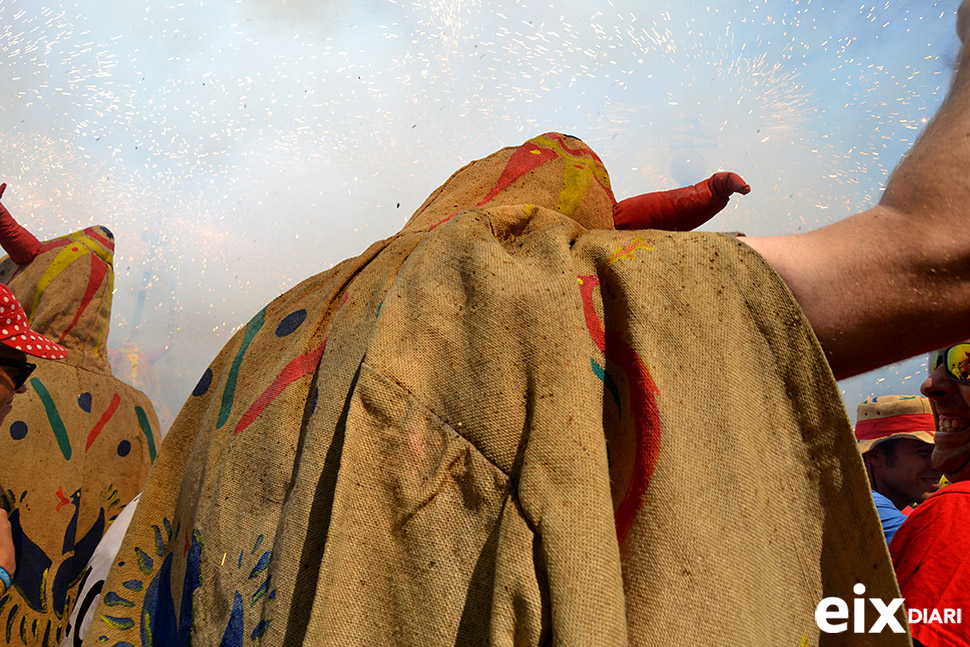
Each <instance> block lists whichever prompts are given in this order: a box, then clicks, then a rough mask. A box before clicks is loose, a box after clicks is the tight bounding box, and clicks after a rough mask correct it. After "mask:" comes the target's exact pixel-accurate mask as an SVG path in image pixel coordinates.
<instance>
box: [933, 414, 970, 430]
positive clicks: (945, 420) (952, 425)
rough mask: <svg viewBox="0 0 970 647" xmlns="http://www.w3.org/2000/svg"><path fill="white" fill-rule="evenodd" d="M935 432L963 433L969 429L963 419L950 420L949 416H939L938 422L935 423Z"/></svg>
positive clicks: (969, 424)
mask: <svg viewBox="0 0 970 647" xmlns="http://www.w3.org/2000/svg"><path fill="white" fill-rule="evenodd" d="M937 427H938V428H937V431H943V432H947V433H956V432H960V431H963V430H965V429H967V428H968V427H970V423H968V421H967V420H965V419H963V418H951V417H949V416H945V417H944V416H940V420H939V422H938V423H937Z"/></svg>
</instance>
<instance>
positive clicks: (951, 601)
mask: <svg viewBox="0 0 970 647" xmlns="http://www.w3.org/2000/svg"><path fill="white" fill-rule="evenodd" d="M889 553H890V554H891V555H892V558H893V566H894V567H895V568H896V579H897V580H898V581H899V590H900V591H901V592H902V595H903V598H904V599H905V601H906V602H905V605H906V609H907V611H910V612H911V613H915V611H912V610H916V609H918V610H920V611H921V612H923V610H924V609H926V610H928V611H929V612H932V611H933V610H934V609H935V610H937V611H939V613H940V615H941V616H942V615H943V614H944V613H945V610H947V609H961V610H962V611H961V620H962V622H961V623H959V624H957V623H955V622H948V623H944V622H930V623H927V622H915V623H912V624H910V630H911V631H912V634H913V638H915V639H917V640H919V641H920V642H922V643H924V644H925V645H927V646H929V647H936V646H937V645H939V646H941V647H942V646H944V645H970V481H961V482H958V483H951V484H950V485H947V486H946V487H944V488H943V489H941V490H939V491H938V492H936V493H935V494H933V496H931V497H929V498H928V499H927V500H926V501H924V502H923V503H921V504H920V505H919V507H917V508H916V509H915V510H914V511H913V512H912V514H910V515H909V517H908V518H907V519H906V521H905V522H903V525H902V526H900V527H899V530H897V531H896V535H895V536H894V537H893V540H892V542H891V543H890V544H889Z"/></svg>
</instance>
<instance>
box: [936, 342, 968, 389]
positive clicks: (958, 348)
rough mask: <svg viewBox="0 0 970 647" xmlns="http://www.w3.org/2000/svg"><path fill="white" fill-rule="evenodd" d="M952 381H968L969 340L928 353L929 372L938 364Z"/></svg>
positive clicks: (937, 366)
mask: <svg viewBox="0 0 970 647" xmlns="http://www.w3.org/2000/svg"><path fill="white" fill-rule="evenodd" d="M941 365H942V366H943V367H944V371H945V372H946V376H947V377H948V378H950V379H951V380H953V381H954V382H963V383H968V382H970V342H963V343H960V344H955V345H953V346H950V347H949V348H944V349H942V350H935V351H933V352H931V353H930V364H929V366H930V372H932V371H935V370H936V369H938V368H939V367H940V366H941Z"/></svg>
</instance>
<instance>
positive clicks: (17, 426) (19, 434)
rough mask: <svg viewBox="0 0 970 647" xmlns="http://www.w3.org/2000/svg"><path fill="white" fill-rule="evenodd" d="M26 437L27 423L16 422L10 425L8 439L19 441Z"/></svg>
mask: <svg viewBox="0 0 970 647" xmlns="http://www.w3.org/2000/svg"><path fill="white" fill-rule="evenodd" d="M26 435H27V423H26V422H24V421H23V420H18V421H17V422H15V423H13V424H12V425H10V437H11V438H13V439H14V440H20V439H21V438H23V437H24V436H26Z"/></svg>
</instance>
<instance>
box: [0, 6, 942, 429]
mask: <svg viewBox="0 0 970 647" xmlns="http://www.w3.org/2000/svg"><path fill="white" fill-rule="evenodd" d="M561 4H562V6H561V7H559V6H557V5H556V4H554V3H549V2H548V1H546V2H531V1H520V2H509V1H507V0H500V1H493V0H489V1H486V0H471V1H467V0H466V1H459V0H420V1H414V2H406V1H405V0H397V1H392V0H383V1H373V2H370V1H367V2H357V3H346V2H309V1H299V2H280V1H278V0H277V1H271V0H220V1H218V2H217V1H214V0H186V1H184V2H172V1H169V2H155V1H154V0H148V1H147V2H143V3H116V2H107V1H106V0H85V2H83V3H81V2H57V1H50V2H38V1H36V0H4V1H3V2H2V3H0V61H2V62H3V63H2V69H3V70H4V72H3V83H2V84H0V143H2V144H3V150H4V155H2V156H0V180H2V181H6V182H7V183H8V184H9V188H8V191H7V193H6V194H5V196H4V203H5V204H6V205H7V206H8V208H10V210H11V212H12V213H13V214H14V215H15V216H16V217H18V218H19V219H20V220H21V222H23V223H24V224H25V225H27V226H28V227H29V228H31V229H32V230H33V231H34V232H35V233H36V234H37V235H38V236H39V237H40V238H41V239H44V238H51V237H54V236H58V235H63V234H66V233H69V232H71V231H75V230H77V229H80V228H82V227H84V226H87V225H90V224H103V225H106V226H108V227H109V228H110V229H112V231H114V233H115V234H116V236H117V239H118V243H117V256H116V262H115V269H116V273H117V276H116V294H115V306H114V316H113V320H112V333H111V337H110V339H109V344H110V345H115V346H116V345H118V344H120V343H122V342H123V341H125V340H126V339H129V338H130V339H133V340H134V341H135V342H136V343H137V344H139V345H140V346H141V347H142V348H143V349H144V350H146V351H149V352H150V351H152V350H156V349H158V348H161V347H163V346H165V345H170V347H171V350H170V351H169V352H168V354H167V355H165V357H164V358H162V359H161V360H159V362H158V364H156V366H155V369H156V371H157V373H158V376H159V379H160V386H159V389H158V391H157V392H156V393H154V394H153V395H154V398H155V400H156V404H159V405H161V406H162V407H164V408H165V409H167V410H169V411H170V412H171V413H174V412H176V411H177V410H178V408H179V407H180V406H181V403H182V401H183V400H184V399H185V397H186V396H187V395H188V393H189V392H190V390H191V388H192V386H193V385H194V384H195V382H196V380H197V378H198V376H199V375H200V374H201V373H202V371H203V370H204V369H205V367H206V365H207V364H208V363H209V361H210V360H211V359H212V357H213V356H214V355H215V353H216V352H217V351H218V350H219V348H221V347H222V345H223V344H224V343H225V342H226V341H227V340H228V338H229V336H230V335H231V333H232V332H233V331H234V330H236V329H237V328H238V327H240V326H242V325H244V324H245V322H246V321H247V320H248V319H249V318H250V317H251V316H252V315H253V314H254V313H255V312H256V311H257V310H258V309H259V308H261V307H262V306H263V305H264V304H265V303H266V302H268V301H269V300H271V299H272V298H273V297H275V296H276V295H277V294H279V293H280V292H282V291H284V290H286V289H287V288H289V287H291V286H293V285H295V284H296V283H297V282H299V281H300V280H302V279H304V278H306V277H308V276H310V275H312V274H315V273H317V272H319V271H321V270H324V269H327V268H329V267H331V266H332V265H333V264H335V263H337V262H339V261H340V260H342V259H344V258H346V257H349V256H353V255H355V254H357V253H359V252H360V251H361V250H362V249H364V248H365V247H366V246H367V245H368V244H369V243H370V242H372V241H374V240H376V239H378V238H382V237H385V236H387V235H390V234H392V233H394V232H395V231H397V230H398V229H399V228H400V226H401V225H402V224H403V223H404V221H405V220H406V219H407V218H408V216H409V215H410V214H411V213H412V212H413V211H414V210H415V209H416V208H417V207H418V206H419V205H420V204H421V202H423V200H424V198H425V197H427V195H428V194H429V193H430V192H431V191H432V190H434V188H436V187H437V186H438V185H439V184H440V183H441V182H443V181H444V180H445V179H446V178H447V177H448V176H449V175H450V174H451V172H453V171H454V170H456V169H457V168H459V167H460V166H462V165H463V164H465V163H466V162H468V161H470V160H472V159H475V158H478V157H481V156H484V155H487V154H488V153H490V152H492V151H494V150H496V149H498V148H500V147H502V146H506V145H514V144H519V143H521V142H522V141H524V140H525V139H528V138H529V137H531V136H533V135H536V134H539V133H542V132H545V131H548V130H559V131H564V132H568V133H570V134H575V135H577V136H579V137H581V138H583V139H584V140H585V141H586V142H587V143H589V144H590V145H591V146H592V147H593V148H594V149H595V150H596V151H597V152H598V153H599V154H600V156H601V157H602V158H603V159H604V161H605V163H606V165H607V168H608V169H609V170H610V173H611V176H612V181H613V186H614V189H615V191H616V194H617V197H619V198H622V197H625V196H629V195H634V194H637V193H642V192H644V191H649V190H657V189H666V188H672V187H673V186H678V185H680V184H685V183H693V182H696V181H699V180H701V179H703V178H704V177H706V176H707V175H709V174H710V173H713V172H715V171H717V170H722V169H723V170H733V171H736V172H738V173H741V174H742V175H743V176H744V177H745V179H746V180H747V181H748V182H749V183H750V184H751V185H752V189H753V190H752V193H751V194H750V195H749V196H745V197H744V198H740V199H737V198H736V199H734V200H732V202H731V204H730V205H729V207H728V208H727V209H726V210H725V212H723V213H722V214H721V215H720V216H719V217H718V218H717V219H716V220H714V221H712V222H711V223H709V224H708V226H707V227H705V228H707V229H710V230H716V231H732V230H740V231H744V232H745V233H747V234H749V235H767V234H776V233H786V232H796V231H805V230H808V229H812V228H815V227H818V226H821V225H824V224H827V223H830V222H834V221H836V220H839V219H841V218H844V217H845V216H847V215H850V214H852V213H855V212H857V211H860V210H862V209H864V208H867V207H869V206H872V205H873V204H874V203H875V202H877V201H878V199H879V195H880V193H881V190H882V187H883V185H884V183H885V181H886V179H887V177H888V174H889V173H890V172H891V170H892V168H893V166H894V165H895V164H896V162H897V161H898V160H899V158H900V156H901V155H902V154H903V153H904V152H905V151H906V149H907V148H908V146H909V145H910V144H911V143H912V142H913V141H914V140H915V138H916V136H917V135H918V133H919V132H920V129H921V128H922V126H923V125H924V123H925V120H926V119H927V118H929V117H930V116H931V115H932V114H933V111H934V110H935V108H936V106H937V105H938V104H939V102H940V101H941V100H942V97H943V95H944V93H945V88H946V86H947V84H948V81H949V74H950V69H951V68H952V62H953V58H954V56H955V54H956V51H957V45H958V43H957V39H956V37H955V35H954V19H955V11H956V7H957V6H958V2H957V0H952V1H947V2H920V3H899V2H896V3H891V2H886V1H883V2H880V3H878V4H875V5H874V4H871V3H866V4H864V5H858V6H855V5H853V6H851V7H850V6H846V5H847V3H841V2H839V3H836V2H830V3H826V2H819V1H817V0H815V1H805V0H797V1H795V0H790V1H772V0H762V1H745V2H740V1H738V2H730V1H726V2H718V3H712V4H713V6H710V5H708V4H703V3H698V2H693V1H691V0H682V1H680V2H669V3H668V2H649V3H643V2H635V1H632V0H630V1H628V0H622V1H621V0H613V1H609V0H607V1H603V2H597V3H590V4H580V3H561ZM139 303H141V305H139ZM924 363H925V360H924V359H923V358H917V359H914V360H910V361H908V362H903V363H900V364H899V365H895V366H891V367H886V368H884V369H880V370H879V371H876V372H874V373H872V374H868V375H865V376H860V377H857V378H853V379H852V380H846V381H843V382H842V383H840V386H841V388H842V389H843V391H844V396H843V397H844V399H845V401H846V403H847V404H848V406H849V411H850V414H851V416H852V417H853V418H854V414H855V405H856V404H857V403H858V402H859V401H861V400H862V399H864V398H865V397H867V396H869V395H871V394H880V393H915V392H916V391H917V389H918V388H919V382H920V381H921V377H920V375H921V371H923V368H922V365H923V364H924ZM163 417H164V416H163Z"/></svg>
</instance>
